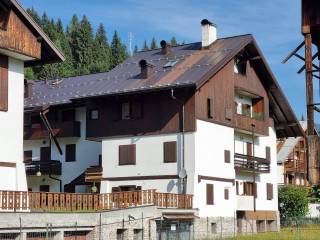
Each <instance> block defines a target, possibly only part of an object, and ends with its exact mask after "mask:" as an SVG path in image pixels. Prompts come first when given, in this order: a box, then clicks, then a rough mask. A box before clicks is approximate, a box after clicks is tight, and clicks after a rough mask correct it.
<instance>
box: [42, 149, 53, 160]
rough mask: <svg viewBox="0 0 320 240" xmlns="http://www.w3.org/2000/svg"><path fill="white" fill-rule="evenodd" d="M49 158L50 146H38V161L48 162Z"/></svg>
mask: <svg viewBox="0 0 320 240" xmlns="http://www.w3.org/2000/svg"><path fill="white" fill-rule="evenodd" d="M50 160H51V147H41V148H40V161H43V162H48V161H50Z"/></svg>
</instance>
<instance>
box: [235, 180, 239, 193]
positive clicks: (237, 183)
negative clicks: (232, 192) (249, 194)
mask: <svg viewBox="0 0 320 240" xmlns="http://www.w3.org/2000/svg"><path fill="white" fill-rule="evenodd" d="M236 194H237V195H239V182H238V181H236Z"/></svg>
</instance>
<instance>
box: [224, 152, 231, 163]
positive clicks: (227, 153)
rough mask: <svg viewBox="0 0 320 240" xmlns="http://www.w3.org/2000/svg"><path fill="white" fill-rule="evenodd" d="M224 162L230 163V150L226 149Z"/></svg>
mask: <svg viewBox="0 0 320 240" xmlns="http://www.w3.org/2000/svg"><path fill="white" fill-rule="evenodd" d="M224 162H225V163H230V151H229V150H224Z"/></svg>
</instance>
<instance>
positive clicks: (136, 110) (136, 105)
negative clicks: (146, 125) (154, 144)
mask: <svg viewBox="0 0 320 240" xmlns="http://www.w3.org/2000/svg"><path fill="white" fill-rule="evenodd" d="M131 108H132V109H131V114H132V119H141V118H142V109H143V108H142V103H141V102H137V101H136V102H132V103H131Z"/></svg>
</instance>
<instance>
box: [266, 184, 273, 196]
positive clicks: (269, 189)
mask: <svg viewBox="0 0 320 240" xmlns="http://www.w3.org/2000/svg"><path fill="white" fill-rule="evenodd" d="M272 199H273V184H271V183H267V200H272Z"/></svg>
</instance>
